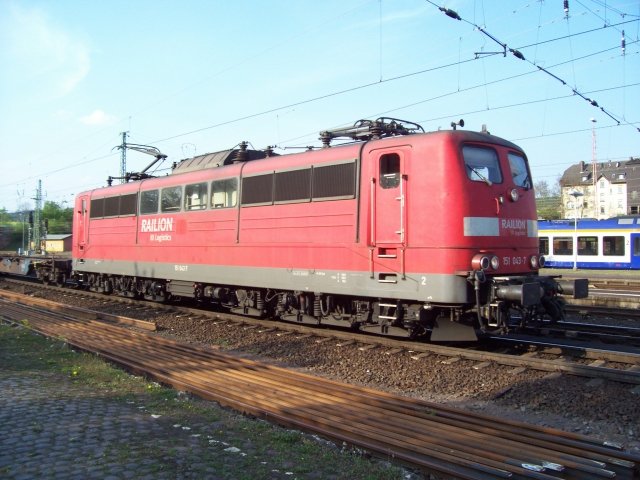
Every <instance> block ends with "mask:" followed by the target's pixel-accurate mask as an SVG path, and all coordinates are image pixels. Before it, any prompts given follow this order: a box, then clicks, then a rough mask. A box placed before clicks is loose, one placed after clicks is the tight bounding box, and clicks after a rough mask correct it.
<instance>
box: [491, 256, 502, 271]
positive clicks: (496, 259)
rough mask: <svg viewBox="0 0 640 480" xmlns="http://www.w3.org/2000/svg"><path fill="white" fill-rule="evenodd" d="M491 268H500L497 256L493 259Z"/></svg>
mask: <svg viewBox="0 0 640 480" xmlns="http://www.w3.org/2000/svg"><path fill="white" fill-rule="evenodd" d="M491 268H493V269H494V270H497V269H498V268H500V259H499V258H498V257H497V256H496V255H494V256H493V257H491Z"/></svg>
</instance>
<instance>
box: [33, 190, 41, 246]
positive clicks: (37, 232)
mask: <svg viewBox="0 0 640 480" xmlns="http://www.w3.org/2000/svg"><path fill="white" fill-rule="evenodd" d="M34 200H35V202H36V208H35V210H34V211H33V249H34V250H35V251H36V253H42V225H41V223H42V222H41V217H42V180H38V188H37V189H36V196H35V198H34Z"/></svg>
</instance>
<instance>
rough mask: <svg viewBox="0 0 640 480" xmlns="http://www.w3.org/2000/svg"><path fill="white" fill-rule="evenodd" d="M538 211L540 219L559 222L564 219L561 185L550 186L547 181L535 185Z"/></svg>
mask: <svg viewBox="0 0 640 480" xmlns="http://www.w3.org/2000/svg"><path fill="white" fill-rule="evenodd" d="M534 190H535V193H536V210H537V212H538V218H544V219H546V220H557V219H559V218H562V201H561V197H560V184H559V183H557V182H556V183H555V184H553V185H549V184H548V183H547V181H546V180H540V181H539V182H536V183H535V186H534Z"/></svg>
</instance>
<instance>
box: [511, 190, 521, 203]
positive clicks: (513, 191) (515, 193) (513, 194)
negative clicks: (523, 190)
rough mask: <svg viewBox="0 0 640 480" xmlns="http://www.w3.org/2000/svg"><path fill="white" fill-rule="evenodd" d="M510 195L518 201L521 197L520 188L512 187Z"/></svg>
mask: <svg viewBox="0 0 640 480" xmlns="http://www.w3.org/2000/svg"><path fill="white" fill-rule="evenodd" d="M509 197H510V198H511V201H512V202H517V201H518V199H519V198H520V194H519V193H518V190H516V189H515V188H512V189H511V191H510V192H509Z"/></svg>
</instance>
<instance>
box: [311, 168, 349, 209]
mask: <svg viewBox="0 0 640 480" xmlns="http://www.w3.org/2000/svg"><path fill="white" fill-rule="evenodd" d="M312 177H313V178H312V187H311V188H312V192H313V193H312V198H313V200H328V199H340V198H353V197H355V195H356V162H349V163H339V164H337V165H326V166H319V167H313V173H312Z"/></svg>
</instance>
